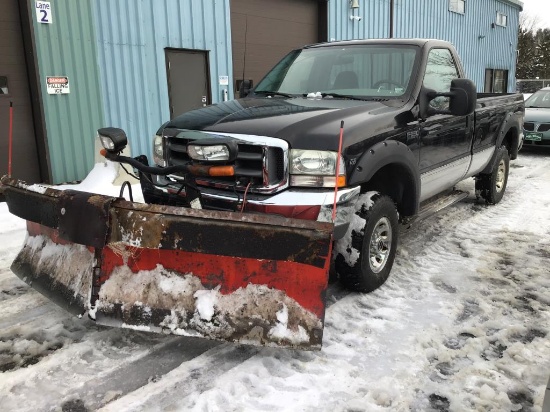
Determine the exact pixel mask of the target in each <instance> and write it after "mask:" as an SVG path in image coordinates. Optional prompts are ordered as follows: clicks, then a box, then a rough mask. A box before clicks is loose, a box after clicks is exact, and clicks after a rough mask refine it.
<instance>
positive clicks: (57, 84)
mask: <svg viewBox="0 0 550 412" xmlns="http://www.w3.org/2000/svg"><path fill="white" fill-rule="evenodd" d="M46 90H47V91H48V94H68V93H70V90H69V78H68V77H67V76H48V77H46Z"/></svg>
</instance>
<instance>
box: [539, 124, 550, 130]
mask: <svg viewBox="0 0 550 412" xmlns="http://www.w3.org/2000/svg"><path fill="white" fill-rule="evenodd" d="M548 130H550V124H548V123H542V124H541V125H539V128H538V131H539V132H547V131H548Z"/></svg>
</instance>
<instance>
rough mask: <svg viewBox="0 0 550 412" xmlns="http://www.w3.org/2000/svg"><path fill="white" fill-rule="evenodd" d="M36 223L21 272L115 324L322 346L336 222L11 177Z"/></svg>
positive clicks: (16, 207)
mask: <svg viewBox="0 0 550 412" xmlns="http://www.w3.org/2000/svg"><path fill="white" fill-rule="evenodd" d="M2 183H3V184H4V186H5V193H6V200H7V203H8V206H9V208H10V212H12V213H14V214H16V215H17V216H20V217H22V218H24V219H27V220H28V221H29V223H28V231H29V236H28V238H27V240H26V242H25V245H24V247H23V249H22V251H21V252H20V253H19V255H18V256H17V258H16V259H15V261H14V264H13V265H12V270H13V271H14V272H15V273H16V274H17V275H18V276H19V277H21V278H22V279H23V280H24V281H26V282H27V283H28V284H30V285H31V286H33V287H34V288H35V289H37V290H39V291H40V292H41V293H43V294H44V295H46V296H47V297H49V298H50V299H52V300H53V301H55V302H56V303H58V304H60V305H61V306H62V307H64V308H65V309H67V310H69V311H71V312H72V313H78V314H81V313H83V312H84V311H85V310H88V313H89V315H90V316H91V317H92V318H94V319H96V320H97V322H99V323H102V324H107V325H116V326H120V327H126V328H133V329H138V330H148V331H154V332H161V333H172V334H178V335H188V336H197V337H205V338H210V339H217V340H228V341H234V342H242V343H250V344H261V345H269V346H287V347H294V348H302V349H319V348H320V347H321V341H322V334H323V322H324V311H325V291H326V287H327V280H328V264H329V254H330V243H331V235H332V231H333V225H332V224H330V223H319V222H313V221H307V220H298V219H287V218H283V217H279V216H270V215H263V214H258V215H253V214H238V213H232V212H218V211H208V210H195V209H185V208H180V207H172V206H159V205H145V204H136V203H130V202H127V201H124V200H122V199H116V198H112V197H107V196H100V195H95V194H90V193H84V192H76V191H71V192H69V191H65V192H62V191H58V190H54V189H46V188H43V187H36V186H27V185H25V184H24V183H23V182H20V181H15V180H13V179H7V178H3V179H2Z"/></svg>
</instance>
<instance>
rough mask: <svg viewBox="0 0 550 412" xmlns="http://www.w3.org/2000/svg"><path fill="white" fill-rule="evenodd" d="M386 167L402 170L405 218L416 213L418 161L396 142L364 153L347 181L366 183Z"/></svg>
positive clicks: (385, 143) (381, 143)
mask: <svg viewBox="0 0 550 412" xmlns="http://www.w3.org/2000/svg"><path fill="white" fill-rule="evenodd" d="M388 165H395V166H397V167H400V168H402V169H403V170H404V171H405V172H406V173H405V174H404V175H403V178H404V179H405V180H406V182H405V183H406V184H405V187H404V188H405V190H406V193H404V195H403V199H402V202H401V203H402V204H403V206H404V207H403V208H404V210H406V211H407V212H408V213H406V215H407V216H412V215H414V214H416V213H417V211H418V205H419V199H420V171H419V169H418V159H417V157H416V156H415V154H414V153H413V152H412V151H411V149H410V148H409V147H408V146H407V145H406V144H404V143H401V142H399V141H397V140H386V141H383V142H379V143H377V144H375V145H374V146H372V147H371V148H370V149H368V150H367V151H365V153H364V154H363V155H362V156H361V158H360V159H359V161H358V162H357V164H356V165H355V167H354V169H353V171H352V173H351V175H350V179H349V182H348V183H349V184H350V185H358V184H364V183H367V182H368V181H369V180H370V179H371V178H372V177H373V176H374V175H375V174H376V173H377V172H378V171H379V170H380V169H382V168H383V167H385V166H388Z"/></svg>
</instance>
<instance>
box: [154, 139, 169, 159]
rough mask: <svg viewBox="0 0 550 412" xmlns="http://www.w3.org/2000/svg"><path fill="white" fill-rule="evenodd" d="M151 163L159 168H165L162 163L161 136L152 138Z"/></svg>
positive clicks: (162, 144)
mask: <svg viewBox="0 0 550 412" xmlns="http://www.w3.org/2000/svg"><path fill="white" fill-rule="evenodd" d="M153 161H154V162H155V163H156V164H157V165H159V166H166V163H165V161H164V142H163V139H162V136H159V135H155V137H154V138H153Z"/></svg>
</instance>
